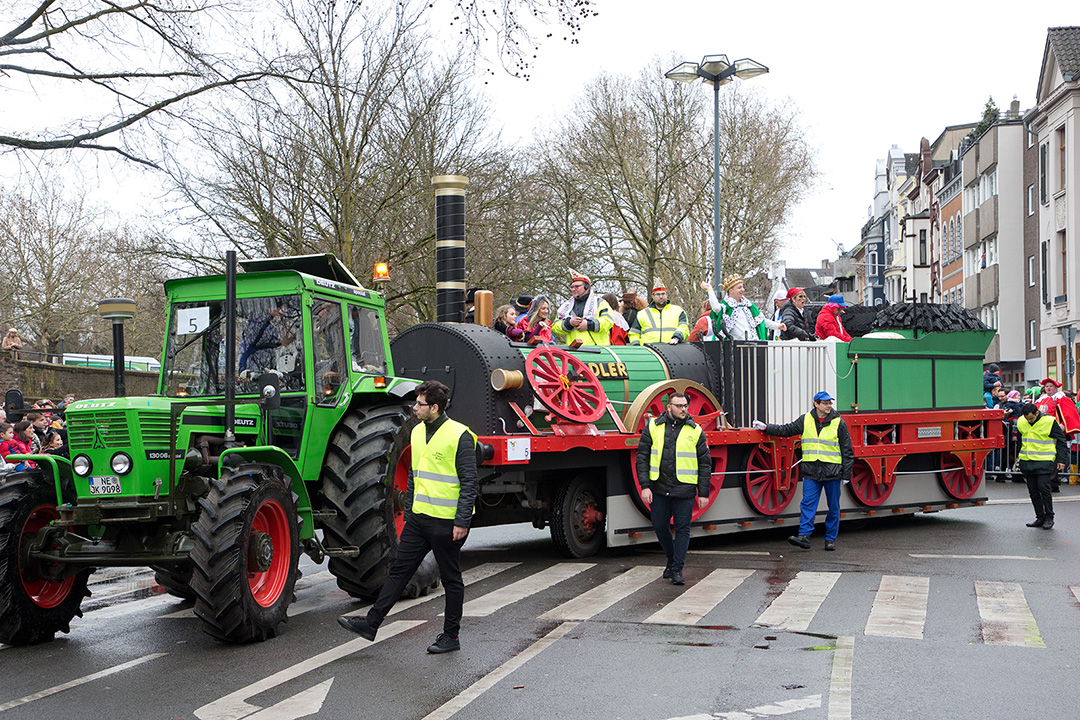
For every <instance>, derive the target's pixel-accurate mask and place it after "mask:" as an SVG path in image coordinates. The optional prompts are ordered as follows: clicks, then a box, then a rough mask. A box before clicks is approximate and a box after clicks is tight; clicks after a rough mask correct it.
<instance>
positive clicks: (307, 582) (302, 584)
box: [296, 570, 336, 590]
mask: <svg viewBox="0 0 1080 720" xmlns="http://www.w3.org/2000/svg"><path fill="white" fill-rule="evenodd" d="M335 579H336V578H335V577H334V573H332V572H330V571H329V570H322V571H320V572H317V573H312V574H311V575H305V576H304V577H302V578H300V579H299V580H297V581H296V589H297V590H303V589H304V588H306V587H311V586H312V585H318V584H320V583H324V582H330V581H331V580H335Z"/></svg>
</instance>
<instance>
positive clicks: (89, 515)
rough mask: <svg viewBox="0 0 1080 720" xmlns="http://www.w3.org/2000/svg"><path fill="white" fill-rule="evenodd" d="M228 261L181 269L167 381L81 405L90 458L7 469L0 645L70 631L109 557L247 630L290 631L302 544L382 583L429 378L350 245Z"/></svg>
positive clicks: (76, 417)
mask: <svg viewBox="0 0 1080 720" xmlns="http://www.w3.org/2000/svg"><path fill="white" fill-rule="evenodd" d="M228 265H229V270H228V271H227V273H226V275H225V276H224V277H223V276H214V277H195V278H185V279H180V280H173V281H170V282H168V283H166V294H167V298H168V329H167V333H166V338H165V348H164V354H163V359H162V363H161V365H162V367H161V374H160V377H159V380H158V390H157V394H155V395H153V396H150V397H118V398H108V399H102V400H83V401H80V402H77V403H74V404H73V405H71V406H70V408H69V409H68V411H67V427H68V440H69V447H70V457H71V460H70V462H69V461H68V460H66V459H64V458H57V457H53V456H46V455H41V456H37V455H35V456H22V459H24V460H30V461H32V462H33V463H35V464H36V467H35V468H33V469H28V470H24V471H21V472H18V473H14V474H11V475H8V476H7V477H6V478H4V479H2V480H0V642H3V643H10V644H27V643H33V642H37V641H42V640H49V639H52V637H53V636H54V634H55V633H56V632H57V631H58V630H59V631H63V632H68V630H69V623H70V621H71V619H72V618H73V617H74V616H75V615H80V614H81V613H80V605H81V603H82V600H83V598H84V597H86V596H87V595H89V591H88V590H87V578H88V577H89V576H90V574H91V573H92V572H94V570H95V569H96V568H102V567H117V566H149V567H151V568H153V569H154V570H155V571H156V578H157V582H158V583H159V584H160V585H162V586H164V587H165V588H166V589H167V590H168V591H169V592H171V593H172V594H174V595H176V596H179V597H182V598H188V599H192V600H194V602H195V613H196V615H197V616H198V617H199V618H200V620H201V622H202V626H203V628H204V629H205V630H206V632H208V633H209V634H210V635H212V636H214V637H215V638H218V639H221V640H225V641H230V642H247V641H252V640H263V639H265V638H267V637H272V636H274V635H275V633H276V631H277V628H278V626H279V625H280V624H281V623H282V622H283V621H284V620H285V619H286V615H287V610H288V606H289V604H290V603H291V602H292V601H293V599H294V596H293V588H294V585H295V583H296V580H297V578H298V576H299V574H300V573H299V570H298V563H299V559H300V552H301V551H303V552H306V553H307V554H308V555H309V556H311V557H312V558H313V559H314V560H315V561H316V562H322V561H323V559H325V558H329V570H330V572H331V573H333V574H334V576H335V577H336V578H337V583H338V586H339V587H340V588H341V589H343V590H345V591H346V592H348V593H349V594H350V595H352V596H353V597H357V598H365V599H370V598H373V597H374V596H375V595H376V594H377V593H378V591H379V588H380V587H381V586H382V584H383V582H384V580H385V577H386V573H387V570H388V568H389V564H390V561H391V560H392V558H393V555H394V553H395V551H396V547H397V538H398V535H399V533H400V528H401V526H402V524H403V517H402V503H401V500H402V487H403V484H402V483H400V482H399V483H395V482H393V478H395V476H397V477H401V476H402V475H403V474H406V472H405V471H406V470H407V468H402V469H401V470H400V471H398V469H397V468H395V467H394V466H393V465H395V464H396V463H397V461H398V459H399V458H401V456H402V448H403V447H405V446H406V445H407V443H408V431H409V429H410V427H411V424H410V423H409V419H410V417H411V407H410V406H411V402H410V401H408V400H406V398H411V397H412V393H413V392H414V390H415V388H416V387H417V385H418V384H419V383H417V382H416V381H414V380H408V379H404V378H397V377H394V368H393V364H392V361H391V356H390V349H389V342H388V338H387V333H386V322H385V317H384V306H383V301H382V299H381V298H380V296H379V295H378V293H376V292H373V291H370V290H366V289H365V288H364V287H362V286H361V284H360V283H359V282H357V280H356V279H355V278H354V277H353V276H352V274H351V273H350V272H349V271H348V270H347V269H346V268H345V267H344V266H343V265H342V264H341V263H340V262H338V261H337V260H336V259H335V258H334V257H333V256H332V255H319V256H308V257H292V258H279V259H268V260H252V261H244V262H242V263H241V267H242V268H243V269H244V270H245V272H243V273H239V274H237V272H236V269H235V267H236V266H235V256H234V254H233V253H230V254H229V263H228ZM406 457H407V454H406ZM406 462H407V460H406ZM429 560H430V559H429ZM436 577H437V572H436V570H435V567H434V563H431V562H428V563H426V564H425V565H424V566H422V567H421V570H420V571H418V572H417V575H416V576H415V577H414V578H413V582H412V585H411V587H410V591H411V593H412V594H413V595H416V594H419V593H423V592H426V591H427V589H428V588H430V587H432V586H433V584H434V583H435V582H437V580H436Z"/></svg>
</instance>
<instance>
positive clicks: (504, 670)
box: [424, 622, 578, 720]
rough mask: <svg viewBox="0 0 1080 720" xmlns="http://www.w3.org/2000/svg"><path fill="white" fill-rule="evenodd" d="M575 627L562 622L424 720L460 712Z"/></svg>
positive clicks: (433, 719) (443, 718) (442, 718)
mask: <svg viewBox="0 0 1080 720" xmlns="http://www.w3.org/2000/svg"><path fill="white" fill-rule="evenodd" d="M577 625H578V623H576V622H564V623H562V624H560V625H559V626H558V627H556V628H555V629H554V630H552V631H551V632H549V633H548V634H547V635H545V636H544V637H542V638H540V639H539V640H537V641H536V642H534V643H533V644H532V645H530V646H529V647H527V648H525V649H524V650H523V651H522V652H520V653H518V654H517V655H515V656H514V657H512V658H510V659H509V660H507V661H506V662H504V663H503V664H502V665H500V666H499V667H497V668H495V669H494V670H492V671H491V672H490V673H488V674H487V675H485V676H484V677H482V678H480V679H479V680H477V681H476V682H474V683H473V684H472V685H470V686H469V687H467V688H466V689H465V690H464V691H463V692H462V693H460V694H459V695H458V696H457V697H455V698H452V699H451V700H448V701H447V702H445V703H443V704H442V705H441V706H440V707H439V708H437V709H436V710H435V711H434V712H432V713H431V714H430V715H427V716H426V717H424V720H446V718H448V717H451V716H452V715H453V714H454V713H456V712H457V711H458V710H461V709H462V708H464V707H465V706H466V705H468V704H469V703H471V702H472V701H473V700H475V699H476V698H478V697H480V696H481V695H483V694H484V693H485V692H487V691H488V690H490V689H491V688H492V687H494V686H495V683H497V682H499V681H500V680H502V679H503V678H505V677H506V676H507V675H509V674H510V673H512V672H514V671H515V670H517V669H518V668H519V667H521V666H522V665H524V664H525V663H527V662H528V661H529V660H532V659H533V658H534V657H536V656H537V655H539V654H540V653H541V652H543V651H544V650H546V649H547V648H548V647H550V646H551V645H552V644H553V643H554V642H555V641H556V640H558V639H559V638H561V637H563V636H564V635H566V633H568V632H570V631H571V630H573V629H574V628H575V627H577Z"/></svg>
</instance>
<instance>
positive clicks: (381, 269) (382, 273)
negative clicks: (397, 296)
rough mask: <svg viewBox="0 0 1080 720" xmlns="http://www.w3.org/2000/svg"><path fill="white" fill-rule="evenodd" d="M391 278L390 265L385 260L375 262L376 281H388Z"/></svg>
mask: <svg viewBox="0 0 1080 720" xmlns="http://www.w3.org/2000/svg"><path fill="white" fill-rule="evenodd" d="M389 279H390V266H389V265H387V264H386V263H384V262H380V263H375V282H386V281H387V280H389Z"/></svg>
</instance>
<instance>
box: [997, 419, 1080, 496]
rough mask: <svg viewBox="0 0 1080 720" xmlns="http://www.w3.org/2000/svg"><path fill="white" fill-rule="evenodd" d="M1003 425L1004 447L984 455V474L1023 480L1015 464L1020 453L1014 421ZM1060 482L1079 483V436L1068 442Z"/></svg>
mask: <svg viewBox="0 0 1080 720" xmlns="http://www.w3.org/2000/svg"><path fill="white" fill-rule="evenodd" d="M1002 425H1004V427H1003V430H1004V436H1005V447H1003V448H999V449H997V450H994V451H993V452H991V453H990V454H989V455H987V456H986V474H987V476H989V477H991V478H993V479H994V480H998V481H1008V480H1012V481H1013V482H1024V476H1023V475H1021V474H1020V470H1019V467H1018V465H1017V456H1018V455H1019V454H1020V434H1019V433H1018V432H1017V431H1016V421H1015V420H1014V421H1011V422H1004V421H1003V422H1002ZM1061 475H1062V478H1061V482H1062V484H1065V483H1069V484H1072V485H1077V484H1080V436H1077V438H1076V441H1074V442H1070V443H1069V464H1068V467H1067V468H1065V471H1064V472H1063V473H1061Z"/></svg>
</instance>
